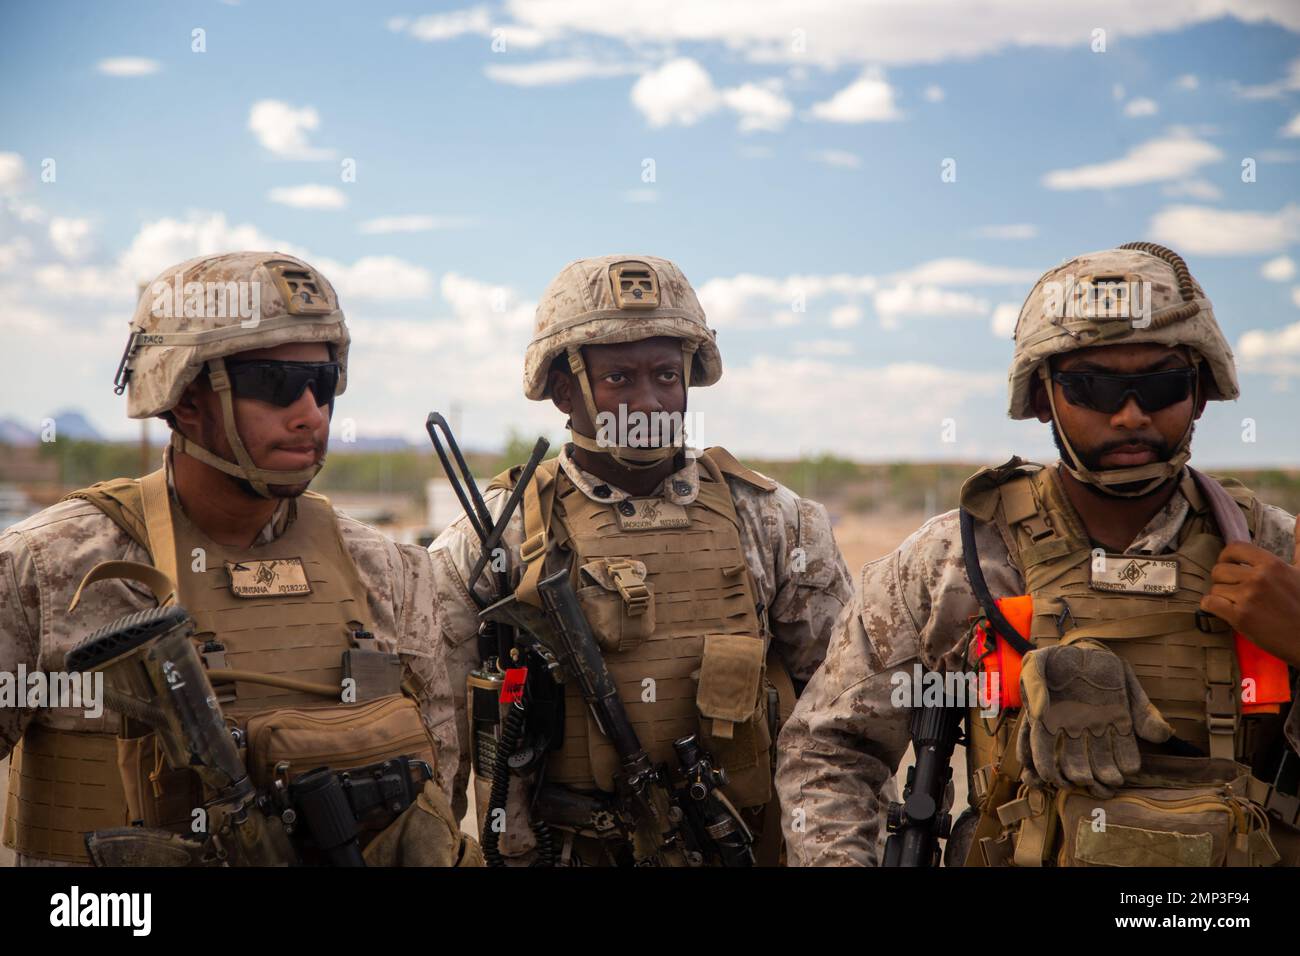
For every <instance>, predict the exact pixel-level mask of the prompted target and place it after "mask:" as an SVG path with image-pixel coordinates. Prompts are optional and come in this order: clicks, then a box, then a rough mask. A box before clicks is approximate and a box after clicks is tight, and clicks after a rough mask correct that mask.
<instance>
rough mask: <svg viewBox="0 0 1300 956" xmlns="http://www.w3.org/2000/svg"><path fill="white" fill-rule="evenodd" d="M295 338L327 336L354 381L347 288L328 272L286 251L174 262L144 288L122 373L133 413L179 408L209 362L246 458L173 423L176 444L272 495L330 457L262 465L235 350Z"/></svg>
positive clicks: (238, 449) (342, 373)
mask: <svg viewBox="0 0 1300 956" xmlns="http://www.w3.org/2000/svg"><path fill="white" fill-rule="evenodd" d="M289 342H324V343H326V344H328V345H329V346H331V351H332V357H333V359H334V361H337V362H338V363H339V381H338V387H337V389H336V393H341V392H342V391H343V390H344V389H345V388H346V386H347V361H348V343H349V336H348V330H347V325H346V324H345V321H344V318H343V312H342V310H341V309H340V308H339V303H338V296H337V295H336V294H335V292H334V288H333V286H331V285H330V284H329V282H327V281H326V280H325V278H324V277H323V276H321V274H320V273H319V272H317V271H316V270H315V269H314V268H312V267H311V266H310V265H308V264H307V263H306V262H303V261H302V260H301V259H298V258H296V257H295V256H290V255H286V254H284V253H281V252H232V253H226V254H222V255H209V256H199V257H196V258H194V259H190V260H188V261H186V262H182V263H180V264H179V265H175V266H172V267H171V268H168V269H164V270H163V271H162V272H161V273H160V274H159V275H158V277H157V278H156V279H155V280H154V281H153V282H151V283H149V284H148V285H146V286H144V287H143V288H142V290H141V294H140V300H139V302H138V303H137V305H136V309H135V315H134V316H133V318H132V319H131V335H130V338H129V339H128V340H127V345H126V350H125V351H124V352H123V354H122V361H121V363H120V365H119V366H118V370H117V375H116V377H115V378H114V384H115V385H116V386H117V388H116V391H117V393H118V394H121V393H122V391H123V390H126V391H127V414H128V415H129V416H130V417H131V418H151V417H154V416H157V415H161V414H163V413H164V412H167V411H169V410H170V409H171V408H172V407H174V406H175V405H176V403H177V402H178V401H179V400H180V397H181V394H182V393H183V392H184V391H185V388H186V386H188V385H189V384H190V383H191V382H193V381H194V380H195V379H196V378H198V376H199V374H200V373H201V372H203V371H204V370H205V369H206V370H207V372H208V376H209V380H210V381H211V382H212V387H213V390H214V391H215V392H217V394H218V395H219V396H220V398H221V400H222V409H223V417H224V418H225V429H226V435H227V437H228V439H229V440H230V444H231V447H232V450H233V451H234V453H235V456H236V458H237V459H238V462H237V463H235V462H230V461H227V460H225V459H223V458H220V457H218V456H216V455H214V454H213V453H212V452H211V451H210V450H209V449H204V448H201V447H199V446H198V445H196V444H195V443H194V442H193V441H191V440H188V439H186V438H185V437H184V436H182V435H181V434H180V432H179V431H175V430H173V433H172V445H173V447H174V448H175V449H177V450H179V451H182V452H183V453H185V454H188V455H190V456H191V457H194V458H197V459H199V460H200V461H203V462H204V463H206V464H208V465H211V466H212V467H214V468H217V469H218V470H220V471H224V472H226V473H227V474H231V475H235V476H237V477H241V478H244V479H246V480H248V481H249V482H250V483H251V484H252V485H253V487H254V488H255V489H256V490H257V491H258V492H259V493H260V494H263V495H266V496H268V497H269V495H270V493H269V491H268V490H267V488H266V485H267V483H268V482H278V483H283V484H292V483H298V482H301V481H310V480H311V478H312V477H314V476H315V475H316V473H317V472H319V471H320V468H321V466H322V464H323V462H320V463H317V464H316V465H315V466H313V467H310V468H304V469H298V470H296V471H292V472H288V471H272V470H268V469H261V468H257V467H256V466H255V465H254V464H253V462H252V459H251V458H249V456H248V454H247V451H246V450H245V449H244V446H243V442H242V441H241V440H240V438H239V434H238V430H237V429H236V428H235V421H234V413H233V410H232V406H231V402H230V399H231V391H230V383H229V379H228V377H227V375H226V370H225V361H224V360H225V358H226V357H227V356H229V355H234V354H235V353H238V352H245V351H248V350H251V349H264V348H273V347H274V346H277V345H283V344H285V343H289Z"/></svg>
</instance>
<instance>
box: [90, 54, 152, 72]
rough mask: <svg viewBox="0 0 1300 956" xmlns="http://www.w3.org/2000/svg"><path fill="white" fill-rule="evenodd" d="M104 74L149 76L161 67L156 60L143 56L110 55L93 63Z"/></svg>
mask: <svg viewBox="0 0 1300 956" xmlns="http://www.w3.org/2000/svg"><path fill="white" fill-rule="evenodd" d="M95 69H97V70H99V72H100V73H103V74H104V75H105V76H150V75H151V74H154V73H157V72H158V71H159V70H161V69H162V64H161V63H159V62H158V61H157V60H150V59H148V58H147V57H143V56H111V57H108V58H107V59H103V60H100V61H99V62H98V63H97V64H95Z"/></svg>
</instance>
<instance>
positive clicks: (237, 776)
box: [68, 606, 433, 866]
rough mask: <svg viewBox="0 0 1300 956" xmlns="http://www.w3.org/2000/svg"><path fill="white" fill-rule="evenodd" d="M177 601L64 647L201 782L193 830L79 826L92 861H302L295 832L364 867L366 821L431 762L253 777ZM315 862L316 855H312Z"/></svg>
mask: <svg viewBox="0 0 1300 956" xmlns="http://www.w3.org/2000/svg"><path fill="white" fill-rule="evenodd" d="M193 630H194V622H193V619H192V618H190V616H189V614H188V613H186V611H185V610H184V609H183V608H180V607H175V606H172V607H162V608H150V609H149V610H145V611H137V612H136V613H134V614H128V615H127V616H126V617H123V618H120V619H119V620H117V621H114V622H113V623H112V624H109V625H107V626H105V627H103V628H100V629H99V630H98V631H96V632H95V633H93V634H91V635H90V636H89V637H87V638H86V639H85V640H84V641H82V642H81V643H80V644H78V645H77V646H76V647H75V648H73V650H72V651H70V652H69V654H68V668H69V669H70V670H73V671H78V672H81V671H88V672H93V671H103V672H104V684H105V687H104V698H105V701H104V702H105V704H106V705H107V706H108V707H109V708H110V709H112V710H115V711H117V712H119V713H120V714H121V715H122V716H123V718H124V719H125V720H126V722H127V724H128V725H130V724H133V723H134V724H142V725H144V726H146V727H148V728H151V729H152V730H153V731H154V732H155V733H157V735H158V740H159V743H160V745H161V747H162V749H163V752H164V753H165V754H166V756H167V760H168V762H169V763H170V764H171V765H172V766H173V767H175V768H177V769H189V770H192V771H194V772H195V773H196V774H197V775H198V777H199V779H200V781H201V782H202V784H203V788H204V793H205V802H204V808H203V809H204V811H205V815H206V818H207V821H208V823H209V825H208V826H206V827H204V828H203V833H202V837H201V839H191V838H188V837H184V836H181V835H180V834H177V833H173V832H172V831H170V830H159V829H149V828H145V827H119V828H113V829H108V830H97V831H95V832H93V833H90V834H87V837H86V847H87V850H88V852H89V854H90V858H91V861H92V862H93V863H95V864H96V865H98V866H210V865H219V864H222V863H226V864H229V865H231V866H287V865H296V864H299V863H302V862H303V858H302V855H301V854H300V853H299V847H297V846H295V845H294V844H293V843H292V842H291V841H290V839H289V837H290V835H291V834H294V833H295V832H296V833H298V834H299V835H300V836H302V837H305V838H306V842H307V845H309V846H314V847H315V849H316V850H317V851H318V852H319V855H320V857H321V858H323V860H324V861H325V862H327V863H329V864H330V865H332V866H365V861H364V860H363V858H362V856H361V849H360V843H359V837H360V835H361V833H362V824H363V823H364V824H366V825H367V826H368V827H370V828H371V829H378V828H382V826H384V825H386V824H387V823H389V822H391V820H392V819H395V818H396V816H397V815H398V814H399V813H401V812H402V811H403V810H405V809H406V808H407V807H408V806H410V805H411V803H413V802H414V801H415V798H416V797H417V796H418V794H419V792H420V789H421V788H422V787H423V785H424V781H425V780H429V779H431V778H432V776H433V773H432V770H431V768H430V767H429V765H428V764H427V763H425V762H424V761H422V760H412V759H410V758H408V757H398V758H396V759H395V760H389V761H385V762H384V763H380V764H372V765H370V766H367V767H357V768H354V769H350V770H331V769H329V768H324V767H322V768H319V769H317V770H313V771H311V772H310V773H306V774H304V775H302V776H301V777H299V778H298V779H297V780H294V781H293V782H292V783H290V784H289V785H288V787H287V788H285V787H284V786H282V785H272V786H271V787H269V788H264V789H259V788H257V787H255V786H254V784H253V782H252V780H251V779H250V778H249V775H248V771H247V768H246V766H245V764H244V761H243V760H242V759H241V758H240V756H239V749H238V747H237V746H236V745H235V741H234V738H233V737H232V735H231V731H230V730H229V729H228V728H227V727H226V724H225V720H224V718H223V717H222V715H221V711H220V709H219V708H218V707H217V706H216V705H215V703H216V700H217V695H216V693H215V691H214V690H213V688H212V683H211V681H210V680H209V678H208V674H207V671H206V669H205V668H204V666H203V663H202V661H201V660H200V659H199V655H198V652H197V651H196V650H195V647H194V642H193V641H192V640H191V637H190V635H191V634H192V633H193ZM313 862H314V861H313Z"/></svg>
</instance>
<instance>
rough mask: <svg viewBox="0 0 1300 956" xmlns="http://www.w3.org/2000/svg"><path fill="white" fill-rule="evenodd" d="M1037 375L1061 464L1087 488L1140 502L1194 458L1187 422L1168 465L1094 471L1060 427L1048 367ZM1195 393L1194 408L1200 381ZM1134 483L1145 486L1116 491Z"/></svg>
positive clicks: (1162, 463) (1167, 462)
mask: <svg viewBox="0 0 1300 956" xmlns="http://www.w3.org/2000/svg"><path fill="white" fill-rule="evenodd" d="M1038 374H1039V376H1040V377H1041V378H1042V379H1043V387H1044V388H1046V389H1047V403H1048V406H1049V407H1050V408H1051V410H1052V419H1053V421H1055V422H1056V433H1057V435H1058V436H1060V439H1061V445H1062V447H1063V448H1064V449H1065V452H1066V456H1067V459H1068V460H1066V461H1062V462H1061V464H1062V465H1064V466H1065V470H1066V471H1068V472H1069V473H1070V474H1071V475H1073V476H1074V477H1075V478H1077V479H1078V480H1079V481H1081V482H1083V483H1084V484H1088V485H1092V486H1093V487H1094V488H1096V489H1097V490H1098V491H1100V492H1102V493H1103V494H1107V495H1111V496H1112V497H1115V498H1141V497H1142V496H1143V495H1149V494H1150V493H1151V492H1153V491H1155V490H1156V489H1157V488H1159V487H1160V486H1161V485H1163V484H1164V483H1165V482H1166V481H1168V480H1169V479H1170V478H1176V477H1177V476H1178V475H1179V474H1181V473H1182V470H1183V466H1184V465H1186V464H1187V462H1188V460H1189V459H1190V458H1191V457H1192V448H1191V437H1192V422H1188V423H1187V430H1186V431H1184V432H1183V437H1182V438H1181V439H1179V441H1178V446H1177V449H1176V450H1175V452H1174V455H1173V457H1171V458H1170V459H1169V460H1168V461H1153V462H1151V463H1150V464H1147V465H1136V466H1134V467H1132V468H1106V469H1103V470H1101V471H1093V470H1092V469H1091V468H1088V467H1086V466H1085V465H1084V464H1083V460H1082V459H1081V458H1080V457H1079V455H1078V453H1077V452H1076V451H1075V450H1074V446H1073V445H1071V444H1070V438H1069V436H1068V435H1066V433H1065V427H1064V426H1063V425H1062V424H1061V416H1060V415H1059V414H1057V411H1056V396H1055V394H1054V390H1053V389H1052V377H1051V374H1050V373H1049V372H1048V371H1047V366H1046V364H1043V365H1040V366H1039V367H1038ZM1194 389H1195V390H1194V391H1193V392H1192V401H1193V404H1195V401H1196V399H1197V398H1198V397H1199V395H1200V380H1199V379H1198V380H1197V383H1196V385H1195V386H1194ZM1194 420H1195V419H1193V421H1194ZM1135 482H1142V484H1141V485H1139V486H1138V487H1137V488H1135V489H1125V490H1123V491H1121V490H1120V489H1119V488H1117V487H1115V486H1116V485H1128V484H1133V483H1135Z"/></svg>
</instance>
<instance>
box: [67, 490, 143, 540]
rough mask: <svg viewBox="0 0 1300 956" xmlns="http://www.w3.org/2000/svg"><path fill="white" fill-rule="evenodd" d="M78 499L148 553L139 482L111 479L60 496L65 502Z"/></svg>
mask: <svg viewBox="0 0 1300 956" xmlns="http://www.w3.org/2000/svg"><path fill="white" fill-rule="evenodd" d="M72 499H81V500H83V501H89V502H90V503H91V504H92V505H94V506H95V507H96V508H98V509H99V510H100V511H102V512H104V514H105V515H107V516H108V517H109V518H110V519H112V521H113V523H114V524H116V525H117V526H118V527H119V528H121V529H122V530H123V531H125V532H126V533H127V535H128V536H129V537H130V538H131V540H132V541H134V542H135V543H136V544H138V545H140V547H142V548H144V549H145V550H146V551H148V550H149V533H148V532H147V531H146V530H145V526H144V503H143V501H142V500H141V495H140V479H138V478H112V479H110V480H108V481H99V482H96V483H95V484H93V485H91V486H90V487H89V488H81V489H79V490H77V491H73V492H70V493H69V494H66V495H64V496H63V500H64V501H70V500H72Z"/></svg>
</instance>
